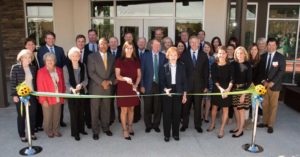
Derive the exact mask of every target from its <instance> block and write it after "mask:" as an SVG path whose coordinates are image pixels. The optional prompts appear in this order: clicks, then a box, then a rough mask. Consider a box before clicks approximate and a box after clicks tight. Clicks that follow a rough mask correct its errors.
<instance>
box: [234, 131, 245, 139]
mask: <svg viewBox="0 0 300 157" xmlns="http://www.w3.org/2000/svg"><path fill="white" fill-rule="evenodd" d="M243 135H244V132H243V131H242V133H240V134H239V135H236V134H233V135H232V137H233V138H238V137H241V136H243Z"/></svg>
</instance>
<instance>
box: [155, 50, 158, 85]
mask: <svg viewBox="0 0 300 157" xmlns="http://www.w3.org/2000/svg"><path fill="white" fill-rule="evenodd" d="M154 82H156V83H158V60H157V54H155V55H154Z"/></svg>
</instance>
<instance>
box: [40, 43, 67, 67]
mask: <svg viewBox="0 0 300 157" xmlns="http://www.w3.org/2000/svg"><path fill="white" fill-rule="evenodd" d="M54 51H55V56H56V66H58V67H60V68H63V67H64V65H65V63H66V59H67V57H66V55H65V52H64V50H63V48H62V47H59V46H56V45H54ZM47 52H50V50H49V49H48V47H47V46H46V45H45V46H42V47H40V48H39V51H38V54H37V57H38V61H39V65H40V68H42V67H43V66H44V65H45V63H44V59H43V57H44V55H45V53H47Z"/></svg>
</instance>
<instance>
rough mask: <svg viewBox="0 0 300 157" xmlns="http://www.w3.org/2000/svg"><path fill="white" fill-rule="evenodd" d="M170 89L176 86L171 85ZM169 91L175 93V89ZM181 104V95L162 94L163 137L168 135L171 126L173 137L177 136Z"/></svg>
mask: <svg viewBox="0 0 300 157" xmlns="http://www.w3.org/2000/svg"><path fill="white" fill-rule="evenodd" d="M172 89H176V87H172ZM171 92H172V93H176V91H173V90H172V91H171ZM181 105H182V104H181V96H179V95H173V96H172V97H169V96H163V126H164V136H165V137H170V132H171V128H172V135H173V137H179V125H180V113H181Z"/></svg>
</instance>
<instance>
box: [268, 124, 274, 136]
mask: <svg viewBox="0 0 300 157" xmlns="http://www.w3.org/2000/svg"><path fill="white" fill-rule="evenodd" d="M273 132H274V130H273V128H272V127H270V126H269V127H268V133H269V134H272V133H273Z"/></svg>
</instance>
